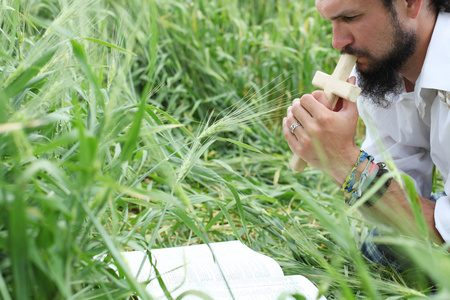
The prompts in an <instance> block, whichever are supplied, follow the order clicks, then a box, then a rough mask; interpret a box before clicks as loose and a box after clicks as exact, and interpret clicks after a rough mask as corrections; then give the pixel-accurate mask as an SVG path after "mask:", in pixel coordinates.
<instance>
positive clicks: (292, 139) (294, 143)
mask: <svg viewBox="0 0 450 300" xmlns="http://www.w3.org/2000/svg"><path fill="white" fill-rule="evenodd" d="M288 124H290V123H288V118H284V119H283V133H284V138H285V139H286V141H287V143H288V145H289V148H291V151H292V152H294V153H296V149H297V147H298V146H299V145H298V140H297V137H296V136H295V135H294V134H292V133H291V130H290V128H289V127H290V125H288Z"/></svg>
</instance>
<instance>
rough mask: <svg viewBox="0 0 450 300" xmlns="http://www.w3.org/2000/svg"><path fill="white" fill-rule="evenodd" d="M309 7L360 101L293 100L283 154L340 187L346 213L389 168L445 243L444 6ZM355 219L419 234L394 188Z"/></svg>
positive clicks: (448, 51)
mask: <svg viewBox="0 0 450 300" xmlns="http://www.w3.org/2000/svg"><path fill="white" fill-rule="evenodd" d="M316 8H317V10H318V12H319V13H320V15H321V16H322V17H323V18H326V19H329V20H331V22H332V25H333V41H332V44H333V47H334V48H335V49H337V50H340V51H341V53H348V54H352V55H355V56H356V57H357V62H356V81H355V78H351V79H350V82H352V83H355V82H356V84H357V85H358V86H360V87H361V89H362V96H360V97H359V99H358V104H355V103H351V102H350V101H343V100H342V99H340V100H339V103H338V105H337V106H336V108H335V109H334V110H332V109H331V107H330V104H328V101H327V98H326V96H325V94H324V93H323V92H322V91H316V92H313V93H312V94H310V95H304V96H302V98H301V99H295V100H294V101H293V103H292V106H291V107H289V108H288V112H287V116H286V118H284V120H283V131H284V136H285V138H286V140H287V142H288V144H289V146H290V148H291V150H292V151H293V152H294V153H296V154H297V155H298V156H299V157H301V158H303V159H304V160H305V161H306V162H307V163H308V164H310V165H312V166H314V167H317V168H320V169H322V170H324V171H326V172H327V173H329V174H330V175H331V176H332V177H333V178H334V180H335V181H336V182H337V183H338V184H340V185H342V189H343V190H344V192H345V195H346V198H347V200H346V201H347V203H348V204H350V205H351V204H353V203H355V202H356V201H358V199H359V198H360V197H361V195H362V194H364V192H365V191H367V190H369V189H370V187H372V186H374V185H375V183H376V182H377V181H379V180H382V179H381V178H384V177H383V176H382V175H383V174H385V173H386V172H387V171H388V170H387V168H386V166H385V165H384V164H383V163H382V162H383V161H387V160H388V159H389V161H392V162H393V163H394V165H395V167H396V168H397V169H398V170H400V171H401V172H403V173H405V174H407V175H409V176H410V177H411V178H412V179H413V181H414V183H415V186H416V190H417V192H418V194H419V196H420V201H421V208H422V213H423V216H424V218H425V220H426V223H427V225H428V228H429V232H431V235H432V236H433V237H434V241H436V242H444V241H445V242H450V198H449V197H448V196H447V195H450V181H449V177H450V92H449V91H450V13H449V12H450V3H449V1H448V0H316ZM359 115H360V116H361V118H362V119H363V121H364V123H365V124H366V127H367V132H366V140H365V141H364V143H363V145H362V147H361V148H362V149H363V150H362V149H360V148H359V147H358V146H357V145H356V144H355V141H354V137H355V129H356V123H357V120H358V116H359ZM295 123H297V124H299V125H300V126H297V125H294V126H293V124H295ZM291 129H292V130H291ZM434 166H436V168H437V169H438V170H439V171H440V173H441V174H442V176H443V179H444V182H445V193H444V194H443V195H441V197H439V198H438V199H437V201H432V200H430V198H431V188H432V173H433V167H434ZM362 174H363V176H361V175H362ZM361 212H362V213H363V214H364V215H366V216H370V217H375V218H376V219H377V220H378V221H380V222H381V223H383V224H384V225H388V226H392V227H395V228H396V229H398V230H400V231H401V232H402V233H405V234H409V235H412V236H417V235H418V233H417V230H416V231H415V230H414V228H415V229H417V225H416V224H415V221H414V216H413V212H412V209H411V205H410V201H409V200H408V197H407V196H406V193H405V192H404V191H403V190H402V187H401V184H399V183H398V182H397V181H396V180H395V179H390V180H387V181H386V182H385V184H384V185H383V187H382V188H381V189H380V190H379V191H378V192H377V193H376V194H375V195H374V196H373V197H371V198H370V199H369V200H368V201H366V202H365V203H364V204H363V205H361ZM374 251H375V252H376V251H378V250H374ZM382 254H383V253H382ZM369 256H370V253H369ZM375 259H376V258H375ZM375 259H374V260H375Z"/></svg>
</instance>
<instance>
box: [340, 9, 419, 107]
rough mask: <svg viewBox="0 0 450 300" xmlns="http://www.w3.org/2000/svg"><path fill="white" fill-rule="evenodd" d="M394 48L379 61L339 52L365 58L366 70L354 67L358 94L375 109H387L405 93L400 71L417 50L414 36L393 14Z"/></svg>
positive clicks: (350, 51) (360, 53) (359, 52)
mask: <svg viewBox="0 0 450 300" xmlns="http://www.w3.org/2000/svg"><path fill="white" fill-rule="evenodd" d="M392 26H393V28H394V33H393V40H394V42H393V47H392V49H391V50H390V51H389V52H388V53H387V54H386V55H385V56H384V57H382V58H380V59H377V58H374V57H373V56H372V55H371V54H370V53H369V52H368V51H367V50H365V49H358V48H351V47H350V46H347V47H345V48H344V49H342V51H341V52H342V53H348V54H352V55H357V56H363V57H366V58H368V60H369V62H370V63H369V67H368V68H367V70H364V71H363V70H360V69H358V63H357V64H356V71H357V78H358V86H359V87H360V88H361V94H362V95H363V96H364V97H366V98H369V99H370V100H371V101H372V102H373V103H374V104H375V105H377V106H381V107H388V106H389V105H390V104H391V103H392V102H393V100H394V99H395V96H397V95H399V94H400V93H402V92H403V91H404V79H403V76H402V75H400V70H401V69H402V68H403V67H404V66H405V64H406V61H407V60H408V58H410V57H411V56H412V55H413V54H414V52H415V51H416V48H417V34H416V32H414V31H412V30H411V31H408V30H407V29H406V28H404V27H403V26H402V25H401V24H400V22H399V21H398V18H397V15H396V12H395V11H394V12H393V13H392Z"/></svg>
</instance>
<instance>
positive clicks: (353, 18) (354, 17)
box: [344, 15, 359, 22]
mask: <svg viewBox="0 0 450 300" xmlns="http://www.w3.org/2000/svg"><path fill="white" fill-rule="evenodd" d="M358 17H359V15H355V16H347V17H344V20H345V21H347V22H348V21H354V20H355V19H356V18H358Z"/></svg>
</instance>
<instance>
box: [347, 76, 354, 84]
mask: <svg viewBox="0 0 450 300" xmlns="http://www.w3.org/2000/svg"><path fill="white" fill-rule="evenodd" d="M347 82H348V83H351V84H353V85H355V84H356V77H355V76H352V77H350V78H349V79H347Z"/></svg>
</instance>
